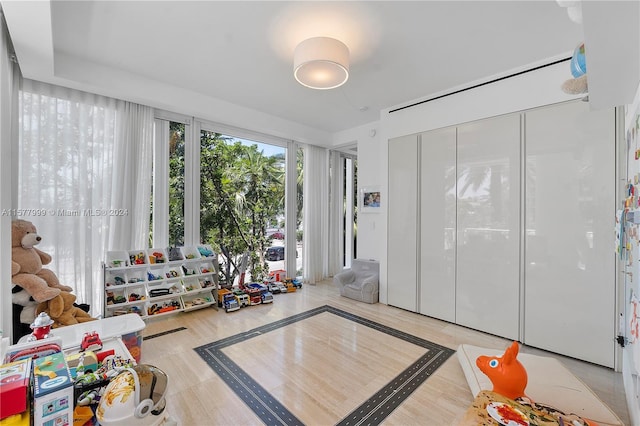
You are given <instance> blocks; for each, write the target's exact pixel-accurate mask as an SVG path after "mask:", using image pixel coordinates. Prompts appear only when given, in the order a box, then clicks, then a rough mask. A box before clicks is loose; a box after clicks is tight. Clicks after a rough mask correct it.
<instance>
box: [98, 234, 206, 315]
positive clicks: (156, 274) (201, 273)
mask: <svg viewBox="0 0 640 426" xmlns="http://www.w3.org/2000/svg"><path fill="white" fill-rule="evenodd" d="M103 282H104V292H105V297H104V312H103V314H104V317H105V318H108V317H112V316H116V315H124V314H129V313H136V314H138V315H140V317H142V319H147V318H150V317H156V316H158V315H167V314H172V313H176V312H186V311H191V310H194V309H200V308H204V307H207V306H213V307H214V308H215V309H217V299H218V285H217V283H218V256H217V255H216V254H215V253H214V252H213V250H212V249H211V246H209V245H199V246H194V247H171V248H169V249H146V250H129V251H110V252H107V259H106V261H105V263H104V265H103Z"/></svg>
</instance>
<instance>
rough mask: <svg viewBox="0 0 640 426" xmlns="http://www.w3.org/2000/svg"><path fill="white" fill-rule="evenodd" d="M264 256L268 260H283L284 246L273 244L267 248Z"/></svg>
mask: <svg viewBox="0 0 640 426" xmlns="http://www.w3.org/2000/svg"><path fill="white" fill-rule="evenodd" d="M266 258H267V260H268V261H271V262H273V261H276V260H284V247H283V246H275V247H269V248H268V249H267V255H266Z"/></svg>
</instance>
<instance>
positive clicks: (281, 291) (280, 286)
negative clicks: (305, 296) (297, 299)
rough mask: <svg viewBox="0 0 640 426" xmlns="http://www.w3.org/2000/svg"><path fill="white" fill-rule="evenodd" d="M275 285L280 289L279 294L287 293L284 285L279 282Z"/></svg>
mask: <svg viewBox="0 0 640 426" xmlns="http://www.w3.org/2000/svg"><path fill="white" fill-rule="evenodd" d="M275 284H276V285H277V286H278V288H279V289H280V293H287V292H288V289H287V286H286V285H284V283H281V282H280V281H277V282H276V283H275Z"/></svg>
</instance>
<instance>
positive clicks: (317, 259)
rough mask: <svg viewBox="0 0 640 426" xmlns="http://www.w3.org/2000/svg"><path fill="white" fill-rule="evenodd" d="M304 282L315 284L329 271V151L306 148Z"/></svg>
mask: <svg viewBox="0 0 640 426" xmlns="http://www.w3.org/2000/svg"><path fill="white" fill-rule="evenodd" d="M303 191H304V206H303V219H304V245H303V246H304V256H303V262H304V265H303V269H304V275H303V278H304V280H305V281H306V282H307V283H309V284H315V283H317V282H318V281H321V280H322V279H323V278H326V277H327V276H328V275H329V272H328V269H329V268H328V264H329V261H328V227H329V220H328V216H329V207H328V206H329V151H328V150H327V149H325V148H320V147H317V146H313V145H306V146H305V147H304V185H303Z"/></svg>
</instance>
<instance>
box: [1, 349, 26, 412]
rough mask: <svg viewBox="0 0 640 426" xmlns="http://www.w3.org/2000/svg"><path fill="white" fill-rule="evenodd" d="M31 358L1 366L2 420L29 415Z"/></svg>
mask: <svg viewBox="0 0 640 426" xmlns="http://www.w3.org/2000/svg"><path fill="white" fill-rule="evenodd" d="M30 377H31V358H27V359H23V360H21V361H16V362H12V363H9V364H4V365H2V366H0V400H1V401H2V403H1V404H0V419H3V420H4V419H6V418H8V417H11V416H16V415H20V414H21V413H24V412H26V413H28V412H29V408H30V403H29V378H30Z"/></svg>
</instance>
